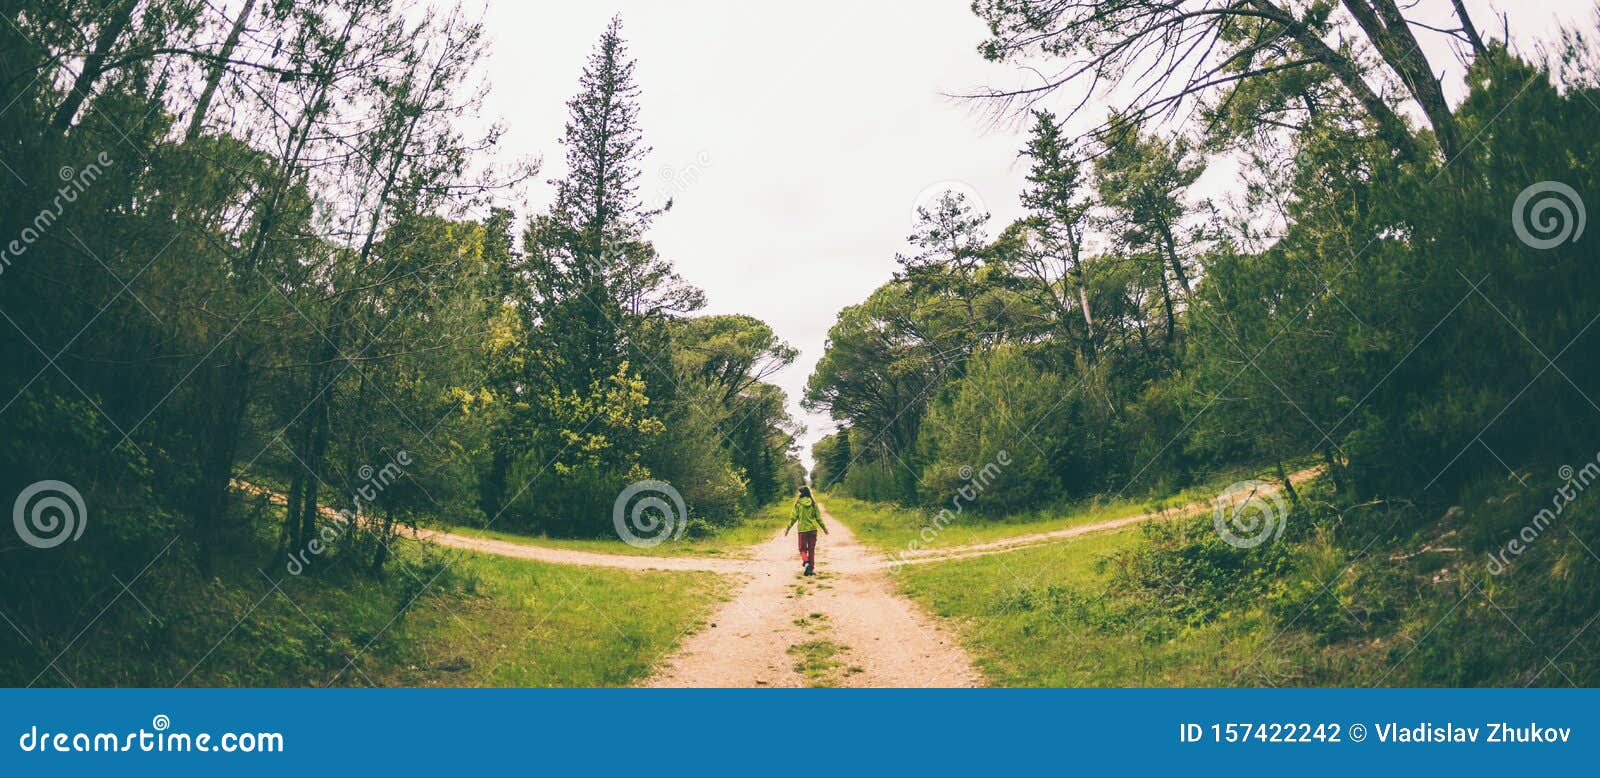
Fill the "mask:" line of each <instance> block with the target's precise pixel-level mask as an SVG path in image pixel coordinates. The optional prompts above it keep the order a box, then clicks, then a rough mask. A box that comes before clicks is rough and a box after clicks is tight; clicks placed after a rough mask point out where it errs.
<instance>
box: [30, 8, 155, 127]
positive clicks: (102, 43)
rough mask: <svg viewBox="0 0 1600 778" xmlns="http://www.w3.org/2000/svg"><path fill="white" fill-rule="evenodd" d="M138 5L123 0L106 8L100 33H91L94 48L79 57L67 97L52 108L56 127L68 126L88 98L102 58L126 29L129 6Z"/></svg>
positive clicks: (92, 89)
mask: <svg viewBox="0 0 1600 778" xmlns="http://www.w3.org/2000/svg"><path fill="white" fill-rule="evenodd" d="M138 5H139V0H123V1H122V2H121V3H120V4H118V5H117V6H116V7H114V8H112V9H110V10H111V15H110V16H109V17H108V18H107V19H106V20H105V22H104V23H102V24H101V25H100V32H99V34H97V35H96V36H95V39H94V48H93V49H92V50H91V51H90V52H89V54H88V56H86V57H84V58H83V70H81V71H78V77H77V78H76V79H74V80H73V82H72V91H70V92H68V93H67V98H66V99H65V100H63V101H61V106H60V107H58V108H56V114H55V118H54V119H52V120H51V122H50V125H51V126H52V127H54V128H55V129H56V130H58V131H65V130H66V129H67V128H69V127H71V126H72V120H73V119H74V118H75V117H76V116H77V115H78V109H79V108H82V107H83V102H84V101H85V100H87V99H89V93H90V92H92V91H94V85H95V82H97V81H99V80H100V75H101V74H102V73H103V72H104V68H105V64H106V57H107V56H109V55H110V54H111V49H112V48H113V47H115V46H116V45H117V40H118V39H120V38H121V37H122V33H123V31H125V30H127V29H128V23H129V22H130V21H131V20H132V19H133V9H134V8H135V7H136V6H138Z"/></svg>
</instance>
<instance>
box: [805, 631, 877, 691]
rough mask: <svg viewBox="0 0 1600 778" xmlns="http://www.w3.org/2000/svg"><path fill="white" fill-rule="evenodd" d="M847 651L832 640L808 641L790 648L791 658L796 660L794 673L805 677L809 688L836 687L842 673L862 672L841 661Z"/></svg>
mask: <svg viewBox="0 0 1600 778" xmlns="http://www.w3.org/2000/svg"><path fill="white" fill-rule="evenodd" d="M846 650H847V649H846V648H845V647H844V646H842V645H840V644H838V643H835V642H833V641H831V640H808V641H806V642H804V643H797V644H795V645H792V646H789V656H792V657H794V658H795V662H794V671H795V672H797V673H799V674H801V675H803V676H805V679H806V685H807V686H812V687H825V686H836V685H837V684H838V682H839V676H840V675H841V674H842V673H847V672H860V671H859V669H856V668H847V667H846V666H845V664H844V662H842V661H840V655H841V654H843V653H844V652H845V651H846Z"/></svg>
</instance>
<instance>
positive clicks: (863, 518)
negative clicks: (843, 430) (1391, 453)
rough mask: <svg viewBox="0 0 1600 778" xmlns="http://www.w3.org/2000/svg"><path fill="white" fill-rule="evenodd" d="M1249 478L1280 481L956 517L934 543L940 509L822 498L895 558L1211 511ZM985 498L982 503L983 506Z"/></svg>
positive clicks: (1222, 478) (1234, 477)
mask: <svg viewBox="0 0 1600 778" xmlns="http://www.w3.org/2000/svg"><path fill="white" fill-rule="evenodd" d="M1308 464H1309V463H1300V464H1299V466H1298V467H1306V466H1307V465H1308ZM1286 466H1287V465H1286ZM1289 469H1290V470H1291V471H1293V470H1296V469H1298V468H1297V467H1294V466H1289ZM1247 478H1259V479H1261V480H1264V481H1270V482H1275V480H1276V479H1275V477H1274V475H1272V469H1271V468H1267V469H1260V468H1258V469H1254V470H1252V469H1239V470H1235V471H1229V472H1226V473H1223V474H1220V475H1218V476H1216V477H1214V478H1209V479H1207V480H1206V481H1205V482H1204V483H1201V484H1197V485H1195V486H1191V487H1189V488H1187V489H1184V490H1183V491H1180V492H1178V493H1176V494H1166V495H1146V496H1143V497H1129V498H1125V499H1117V500H1102V499H1099V498H1096V499H1093V500H1088V501H1084V502H1079V503H1074V504H1069V505H1060V506H1054V507H1051V508H1046V509H1043V510H1038V511H1030V512H1025V513H1019V514H1016V515H1012V516H1004V517H994V516H982V515H979V514H976V513H973V512H970V511H968V512H962V513H959V514H955V517H954V519H953V520H951V521H950V522H949V523H948V524H946V525H945V527H944V528H943V529H942V530H939V531H938V534H937V535H936V536H935V537H934V539H933V541H932V542H928V541H927V540H926V539H924V532H923V530H924V528H928V527H932V526H934V525H933V517H934V515H935V514H936V513H938V510H939V509H938V508H935V509H932V510H927V509H923V508H906V507H902V506H898V505H893V504H889V503H879V502H868V501H864V500H857V499H854V498H851V497H846V496H843V495H823V496H822V498H821V499H822V501H823V502H824V504H825V505H826V506H827V507H828V509H829V510H830V511H831V512H833V513H835V514H838V515H839V516H840V518H841V519H844V520H846V521H847V522H848V523H849V524H850V529H852V530H854V531H855V533H856V537H858V538H860V539H861V542H863V543H866V544H867V545H870V546H873V547H875V548H877V549H878V550H880V551H884V552H886V553H891V554H892V553H897V552H903V551H906V550H908V549H909V548H911V547H912V541H916V542H917V544H918V545H917V547H918V548H925V549H939V548H950V547H954V546H964V545H970V544H973V543H988V542H992V541H996V540H1004V539H1006V538H1012V537H1017V536H1021V535H1031V534H1034V533H1039V532H1050V531H1053V530H1060V529H1069V528H1072V527H1079V526H1083V525H1085V524H1097V523H1099V522H1103V521H1113V520H1116V519H1121V518H1126V517H1128V516H1136V515H1139V514H1143V513H1153V512H1156V511H1161V510H1165V509H1168V508H1177V507H1182V506H1185V505H1194V504H1204V505H1205V507H1203V508H1196V511H1197V512H1199V511H1201V510H1210V505H1209V503H1210V501H1211V500H1213V499H1215V498H1216V496H1217V494H1218V493H1219V492H1220V491H1221V490H1222V489H1224V488H1226V487H1227V486H1228V485H1229V484H1231V483H1234V482H1235V481H1240V480H1244V479H1247ZM982 499H983V498H982V497H979V498H978V500H979V501H980V502H981V501H982ZM940 507H943V506H940Z"/></svg>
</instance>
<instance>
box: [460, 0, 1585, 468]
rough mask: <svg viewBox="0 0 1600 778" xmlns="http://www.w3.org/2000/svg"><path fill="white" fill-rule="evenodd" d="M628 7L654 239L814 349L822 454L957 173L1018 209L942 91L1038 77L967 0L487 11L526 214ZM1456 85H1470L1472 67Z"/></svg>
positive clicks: (543, 200) (1005, 171)
mask: <svg viewBox="0 0 1600 778" xmlns="http://www.w3.org/2000/svg"><path fill="white" fill-rule="evenodd" d="M1467 5H1468V7H1469V9H1471V10H1472V12H1473V14H1474V19H1475V21H1477V23H1478V24H1479V26H1480V27H1482V28H1484V29H1485V32H1486V33H1488V32H1491V31H1492V32H1493V34H1494V35H1495V37H1498V34H1499V30H1500V27H1501V23H1500V21H1499V16H1498V14H1497V13H1495V12H1494V11H1492V10H1491V5H1497V6H1498V7H1501V8H1509V9H1513V10H1512V11H1511V14H1512V16H1511V31H1512V36H1513V38H1514V39H1516V40H1517V41H1518V42H1519V43H1521V44H1523V46H1524V48H1525V47H1526V46H1527V44H1529V43H1532V42H1534V41H1537V40H1540V39H1543V40H1551V39H1553V34H1554V30H1555V25H1556V22H1557V20H1568V21H1580V22H1584V24H1585V27H1586V29H1589V30H1593V29H1594V27H1593V25H1592V24H1589V23H1588V22H1587V20H1588V19H1591V18H1592V14H1593V13H1594V9H1595V2H1594V0H1537V1H1535V0H1522V2H1516V3H1512V2H1506V0H1499V2H1497V3H1490V2H1485V1H1483V0H1478V1H1473V0H1469V2H1468V4H1467ZM1448 6H1449V3H1448V0H1423V4H1422V6H1421V7H1420V8H1419V9H1417V11H1416V12H1414V13H1413V14H1412V16H1413V18H1416V19H1419V20H1424V21H1427V22H1429V23H1435V22H1441V21H1442V20H1443V21H1447V20H1448V17H1447V16H1445V15H1441V14H1440V13H1439V11H1438V8H1446V9H1447V8H1448ZM619 12H620V13H621V14H622V17H623V28H624V36H625V37H626V39H627V41H628V44H629V46H630V50H631V53H632V54H633V56H634V57H635V58H636V59H637V60H638V66H637V70H636V76H637V79H638V82H639V84H640V86H641V87H642V89H643V99H642V108H641V122H642V124H643V127H644V131H645V139H646V142H647V143H648V144H649V145H651V146H653V147H654V149H655V151H654V154H653V155H652V161H651V163H650V164H649V165H648V166H647V167H646V170H645V175H644V177H643V179H642V185H641V190H642V193H643V195H644V197H645V199H646V201H647V202H649V203H659V202H661V201H664V200H665V199H666V198H667V197H669V196H670V197H672V198H673V199H674V200H675V204H674V206H673V209H672V211H671V212H670V213H667V214H665V215H663V216H662V217H661V218H659V219H658V220H657V221H656V225H655V228H654V230H653V231H652V234H651V236H650V237H651V238H652V239H653V240H654V241H655V244H656V246H657V247H658V248H659V249H660V250H661V252H662V254H663V255H664V256H666V257H669V258H671V259H672V260H673V261H675V262H676V263H677V267H678V270H679V272H680V273H681V274H682V275H683V276H684V277H685V278H686V279H687V280H688V281H690V282H691V283H694V284H695V285H697V286H699V287H701V288H702V289H704V290H705V291H706V295H707V298H708V300H709V306H708V308H707V311H706V312H707V313H746V314H750V315H753V316H756V317H758V318H760V319H762V320H764V321H766V322H767V323H768V324H770V325H772V327H773V328H774V329H775V330H776V331H777V332H778V334H779V336H780V337H782V338H784V339H785V340H787V341H789V342H790V343H791V344H793V345H794V346H795V347H796V348H798V349H799V350H800V357H799V358H798V359H797V360H796V361H795V364H794V365H793V366H791V367H790V368H788V369H787V370H785V371H784V372H782V373H780V374H779V375H778V376H777V377H776V378H775V381H776V383H778V384H779V385H780V386H782V387H783V389H784V390H785V391H786V392H788V394H789V398H790V405H791V411H792V412H793V413H794V414H795V416H796V418H797V419H800V420H801V421H802V422H803V423H804V424H805V425H806V427H807V432H806V434H805V436H804V437H803V438H802V442H803V444H804V447H805V449H806V450H805V451H804V453H803V457H804V458H805V460H806V461H807V463H808V464H809V462H810V451H809V448H810V444H811V443H812V442H813V441H815V440H816V439H817V438H819V437H821V436H822V435H825V434H827V433H829V432H831V431H832V430H833V423H832V422H831V421H830V420H829V419H828V418H827V417H826V416H823V415H810V414H806V413H804V412H803V411H801V409H800V407H799V398H800V395H801V392H802V391H803V390H804V387H805V381H806V377H807V376H808V375H810V373H811V370H812V367H813V366H814V365H815V364H816V361H817V359H818V358H819V357H820V356H821V355H822V350H823V344H824V342H825V340H826V338H827V332H828V328H829V327H831V326H832V325H833V322H834V318H835V316H836V315H837V314H838V312H839V310H840V309H841V308H843V307H845V306H847V305H853V304H856V303H859V302H861V301H862V300H863V299H865V298H866V296H867V295H868V294H870V293H871V292H872V290H873V289H875V288H876V287H878V286H879V285H880V284H882V283H884V282H885V281H887V280H888V279H889V277H890V275H891V274H892V273H893V271H894V269H895V266H896V265H895V261H894V256H895V253H896V252H897V251H902V250H904V249H905V238H906V235H908V234H909V232H910V227H911V219H912V214H913V212H914V208H915V205H916V204H917V202H918V198H919V197H923V196H926V195H925V193H926V192H927V191H928V190H929V188H930V187H935V185H940V184H942V183H944V182H959V183H960V184H961V185H963V187H964V189H965V190H966V191H968V192H976V193H977V195H978V196H979V197H980V198H981V200H982V202H983V203H984V204H985V206H986V207H987V209H988V210H989V211H990V212H991V213H993V215H994V217H995V218H994V221H993V222H992V223H991V231H990V234H991V235H993V234H994V233H995V232H997V231H998V229H999V228H1000V227H1002V226H1004V225H1005V224H1007V223H1009V222H1010V221H1011V220H1013V219H1014V218H1016V217H1017V216H1018V215H1019V214H1020V206H1019V205H1018V201H1017V194H1018V192H1019V191H1020V190H1021V188H1022V185H1023V175H1024V173H1025V170H1024V168H1023V166H1022V165H1020V164H1018V163H1017V150H1018V148H1020V146H1021V145H1022V142H1023V139H1024V138H1023V135H1022V134H1021V131H1020V130H1017V129H1015V128H1010V127H1006V128H991V127H990V126H989V125H988V123H987V122H986V121H985V119H984V117H982V116H980V115H978V114H976V113H974V111H973V108H972V106H970V105H966V104H962V103H959V102H955V101H952V100H950V99H947V98H945V97H943V96H942V94H943V93H957V92H963V91H967V90H970V89H972V88H973V87H977V86H983V85H996V86H1002V85H1013V84H1018V83H1022V82H1023V75H1022V74H1020V73H1018V72H1017V71H1016V69H1015V68H1014V67H1012V66H1009V65H993V64H990V63H988V62H985V61H984V60H983V59H982V58H981V57H980V56H979V55H978V54H977V52H976V46H977V44H978V43H980V42H981V41H982V40H983V39H984V37H985V32H986V30H985V27H984V25H983V23H982V22H980V21H979V20H978V19H977V17H976V16H974V15H973V14H972V12H971V10H970V0H921V1H920V2H918V1H916V0H902V1H896V2H889V1H887V0H852V1H851V2H842V1H840V0H816V1H814V2H803V3H787V2H786V3H765V2H751V1H749V0H686V1H683V2H662V1H661V0H655V1H653V2H652V1H651V0H610V2H582V3H578V2H512V1H510V0H500V1H499V2H497V3H491V4H490V5H489V6H488V9H487V11H486V14H485V16H486V22H487V26H488V30H489V35H490V39H491V45H492V51H491V57H490V60H489V62H488V64H487V67H488V71H487V74H486V75H487V77H488V79H489V82H490V83H491V85H492V91H491V93H490V95H489V97H488V100H487V102H486V104H485V111H484V117H485V118H486V119H489V120H493V119H498V120H500V121H502V122H503V123H504V124H505V125H506V126H507V134H506V137H505V138H504V141H503V146H502V148H503V150H504V152H505V153H506V154H507V155H510V156H523V157H526V156H540V157H543V159H544V169H543V172H542V173H541V174H540V177H539V178H540V183H539V184H538V185H535V186H532V187H530V188H529V190H528V192H527V193H526V195H525V197H526V203H518V204H517V205H516V207H517V210H518V215H519V216H521V217H526V216H527V215H528V213H529V211H528V208H529V207H530V206H531V207H534V208H538V207H543V206H544V205H545V204H547V203H548V199H549V197H548V187H547V186H546V185H544V184H543V180H544V179H548V178H554V177H558V176H560V175H561V174H562V173H563V172H564V170H563V168H564V165H563V163H562V149H561V147H560V146H559V145H558V144H557V142H556V141H557V139H558V138H559V137H560V136H561V134H562V128H563V125H564V123H565V121H566V101H567V99H569V98H570V97H571V96H572V94H573V92H574V91H575V90H576V89H577V81H578V73H579V71H580V70H581V68H582V66H583V63H584V61H585V59H586V57H587V55H588V53H589V51H590V49H591V47H592V46H593V45H594V43H595V40H596V39H597V38H598V37H599V35H600V32H601V31H602V30H603V29H604V27H605V25H606V22H607V20H608V19H609V18H610V17H611V16H612V14H613V13H619ZM1439 26H1449V25H1448V24H1443V25H1439ZM1420 34H1421V35H1422V36H1423V37H1424V43H1425V45H1428V46H1429V47H1430V48H1431V47H1433V46H1434V45H1440V48H1439V49H1438V50H1437V52H1430V53H1431V54H1432V59H1433V61H1434V62H1435V63H1436V64H1437V65H1439V66H1441V67H1444V66H1446V65H1449V66H1454V64H1455V62H1454V59H1453V58H1452V57H1451V56H1449V55H1448V53H1447V52H1446V50H1445V49H1444V48H1443V47H1442V44H1440V40H1441V39H1440V38H1439V36H1436V35H1432V34H1430V33H1426V32H1425V31H1420ZM1446 82H1447V85H1449V86H1451V87H1452V93H1459V90H1457V89H1454V88H1453V87H1454V86H1455V85H1456V84H1458V83H1459V77H1458V76H1447V78H1446ZM1202 183H1203V184H1204V183H1205V182H1204V181H1203V182H1202ZM1226 184H1227V182H1226V181H1215V182H1211V183H1210V186H1212V187H1217V188H1224V187H1225V186H1226ZM935 188H940V187H935ZM670 433H671V431H670V430H669V431H668V434H670Z"/></svg>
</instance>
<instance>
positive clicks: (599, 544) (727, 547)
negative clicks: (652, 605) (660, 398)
mask: <svg viewBox="0 0 1600 778" xmlns="http://www.w3.org/2000/svg"><path fill="white" fill-rule="evenodd" d="M788 521H789V503H787V502H782V501H780V502H777V503H774V504H772V505H768V506H766V507H764V508H761V509H760V510H757V511H756V512H755V513H752V514H751V515H749V516H747V517H745V519H744V521H742V522H740V523H738V524H736V525H734V526H731V527H727V528H724V529H722V530H719V531H718V532H716V533H715V534H711V535H705V536H700V537H689V536H684V537H682V538H678V539H676V540H670V539H669V540H666V541H663V542H662V543H661V544H659V545H656V546H652V547H649V548H639V547H635V546H630V545H628V544H627V543H624V542H622V540H620V539H618V538H614V537H611V538H552V537H545V536H536V535H525V534H521V533H516V532H505V531H501V530H494V529H479V528H476V527H468V526H453V525H444V526H442V527H441V529H445V530H448V531H450V532H453V533H456V534H459V535H466V536H468V537H478V538H489V539H492V540H503V541H506V542H509V543H523V544H526V545H531V546H547V547H549V548H565V549H572V550H575V551H590V552H594V553H596V554H628V555H633V556H707V557H728V558H735V559H737V558H743V557H746V556H748V555H749V553H750V547H751V546H753V545H755V544H757V543H760V542H763V541H765V540H768V539H769V538H770V537H771V536H772V534H773V533H775V532H777V531H778V530H780V529H783V525H784V524H786V523H788Z"/></svg>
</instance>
